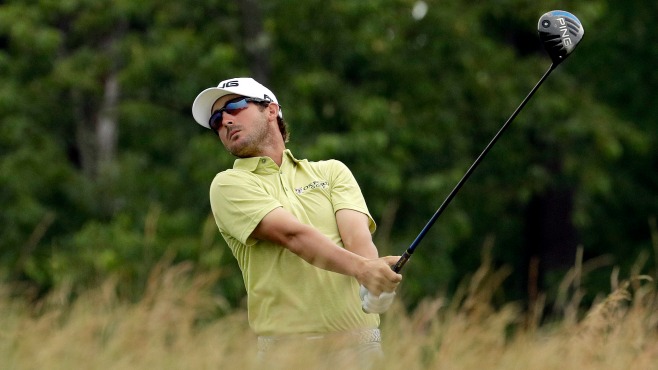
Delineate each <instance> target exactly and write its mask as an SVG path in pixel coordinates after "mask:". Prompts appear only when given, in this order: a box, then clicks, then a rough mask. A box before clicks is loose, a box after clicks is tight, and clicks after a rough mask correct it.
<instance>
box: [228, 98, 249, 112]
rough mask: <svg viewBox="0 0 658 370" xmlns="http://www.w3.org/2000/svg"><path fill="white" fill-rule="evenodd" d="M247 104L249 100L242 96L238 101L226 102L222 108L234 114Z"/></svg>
mask: <svg viewBox="0 0 658 370" xmlns="http://www.w3.org/2000/svg"><path fill="white" fill-rule="evenodd" d="M248 104H249V100H248V99H247V98H243V99H240V100H238V101H235V102H231V103H228V104H226V105H225V106H224V110H225V111H226V112H228V113H229V114H234V113H237V112H239V111H241V110H242V109H245V108H247V105H248Z"/></svg>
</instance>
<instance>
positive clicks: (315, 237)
mask: <svg viewBox="0 0 658 370" xmlns="http://www.w3.org/2000/svg"><path fill="white" fill-rule="evenodd" d="M282 244H283V245H284V246H285V247H286V248H287V249H288V250H290V251H291V252H293V253H295V254H296V255H298V256H299V257H300V258H302V259H303V260H305V261H306V262H308V263H310V264H311V265H313V266H315V267H319V268H321V269H325V270H329V271H333V272H337V273H339V274H343V275H348V276H353V277H357V275H358V273H359V271H361V270H363V267H364V264H365V261H366V257H368V256H363V255H359V254H357V253H354V252H352V251H349V250H346V249H343V248H341V247H339V246H338V245H336V244H335V243H333V242H332V241H331V240H330V239H329V238H327V237H326V236H325V235H323V234H322V233H320V232H319V231H317V230H315V229H314V228H312V227H304V228H303V229H302V230H301V231H300V232H297V233H294V234H291V235H288V236H287V238H286V240H284V241H282ZM372 258H376V256H374V257H372Z"/></svg>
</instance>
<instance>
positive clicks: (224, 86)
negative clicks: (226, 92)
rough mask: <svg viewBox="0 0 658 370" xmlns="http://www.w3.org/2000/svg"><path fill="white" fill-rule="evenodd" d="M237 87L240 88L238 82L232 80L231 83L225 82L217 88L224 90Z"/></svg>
mask: <svg viewBox="0 0 658 370" xmlns="http://www.w3.org/2000/svg"><path fill="white" fill-rule="evenodd" d="M238 86H240V82H238V81H236V80H233V81H226V82H224V83H222V84H220V85H219V86H217V87H219V88H221V89H225V88H227V87H238Z"/></svg>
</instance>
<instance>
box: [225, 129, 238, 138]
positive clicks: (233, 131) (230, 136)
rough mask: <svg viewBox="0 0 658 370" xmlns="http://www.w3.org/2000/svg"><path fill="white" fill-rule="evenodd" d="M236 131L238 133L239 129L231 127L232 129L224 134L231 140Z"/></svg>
mask: <svg viewBox="0 0 658 370" xmlns="http://www.w3.org/2000/svg"><path fill="white" fill-rule="evenodd" d="M238 133H240V130H239V129H232V130H230V131H228V133H227V134H226V138H227V139H228V140H231V139H232V138H233V136H235V135H237V134H238Z"/></svg>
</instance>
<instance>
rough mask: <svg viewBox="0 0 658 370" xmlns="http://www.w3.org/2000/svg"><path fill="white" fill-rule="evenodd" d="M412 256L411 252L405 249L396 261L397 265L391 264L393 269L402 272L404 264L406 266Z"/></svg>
mask: <svg viewBox="0 0 658 370" xmlns="http://www.w3.org/2000/svg"><path fill="white" fill-rule="evenodd" d="M410 257H411V253H409V252H408V251H405V252H404V254H402V256H400V259H399V260H398V261H397V262H396V263H395V265H393V266H391V270H393V271H395V272H400V270H402V266H404V264H405V263H407V261H409V258H410Z"/></svg>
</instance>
